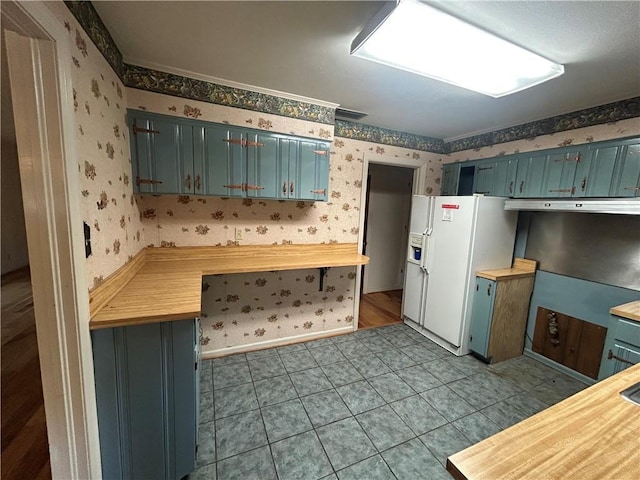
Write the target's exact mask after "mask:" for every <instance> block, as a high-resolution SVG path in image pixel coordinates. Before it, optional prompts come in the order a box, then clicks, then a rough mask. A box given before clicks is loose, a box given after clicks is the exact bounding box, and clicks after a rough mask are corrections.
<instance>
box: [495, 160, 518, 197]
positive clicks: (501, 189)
mask: <svg viewBox="0 0 640 480" xmlns="http://www.w3.org/2000/svg"><path fill="white" fill-rule="evenodd" d="M511 171H512V167H511V160H510V159H508V158H503V159H501V160H497V161H496V162H495V164H494V171H493V184H492V186H491V195H493V196H496V197H509V196H510V195H511V194H512V193H513V184H514V182H515V179H513V178H511V177H510V173H511Z"/></svg>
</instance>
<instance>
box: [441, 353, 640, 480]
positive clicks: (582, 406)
mask: <svg viewBox="0 0 640 480" xmlns="http://www.w3.org/2000/svg"><path fill="white" fill-rule="evenodd" d="M638 380H640V365H635V366H632V367H629V368H627V369H626V370H623V371H622V372H620V373H618V374H616V375H614V376H612V377H609V378H607V379H605V380H602V381H600V382H598V383H596V384H595V385H592V386H591V387H588V388H586V389H584V390H582V391H580V392H578V393H576V394H575V395H573V396H571V397H569V398H567V399H565V400H563V401H561V402H559V403H557V404H555V405H553V406H551V407H549V408H547V409H545V410H543V411H541V412H539V413H537V414H535V415H534V416H532V417H529V418H527V419H525V420H523V421H521V422H520V423H517V424H515V425H513V426H511V427H509V428H507V429H505V430H503V431H501V432H499V433H496V434H495V435H493V436H491V437H488V438H486V439H485V440H482V441H481V442H478V443H476V444H475V445H471V446H470V447H468V448H466V449H464V450H462V451H460V452H457V453H455V454H453V455H451V456H450V457H448V458H447V462H446V468H447V471H449V473H451V475H452V476H453V477H454V478H456V479H458V480H472V479H481V478H492V477H495V478H531V479H534V478H541V477H544V476H546V478H574V476H575V475H578V476H576V477H575V478H583V479H584V480H589V479H599V478H602V477H601V476H597V475H592V476H588V475H587V476H586V477H585V476H581V475H579V472H580V473H584V469H585V468H588V467H589V466H591V464H590V463H589V462H586V463H585V462H580V463H577V464H575V465H570V464H568V463H567V462H565V463H560V464H559V465H557V468H556V467H555V465H556V464H555V463H554V462H556V461H555V460H554V459H555V458H563V457H565V456H566V457H568V458H570V457H573V458H576V457H581V456H582V457H586V458H589V459H590V458H591V457H592V456H591V455H589V452H590V451H591V450H592V449H593V448H594V447H597V448H598V450H597V452H598V457H606V458H607V459H608V461H607V462H608V463H607V464H606V465H610V464H612V463H614V464H615V465H618V466H620V465H626V464H629V463H631V464H634V465H636V468H637V470H635V471H631V472H629V473H630V475H629V476H619V477H617V478H620V479H622V478H638V477H637V474H638V473H639V472H640V450H638V449H635V448H633V447H634V445H632V444H629V445H628V444H627V443H624V446H625V447H626V448H624V449H619V448H618V447H620V444H621V441H618V442H611V443H602V442H600V441H599V440H593V439H591V442H594V441H595V442H596V443H595V444H592V443H583V442H582V441H580V442H578V443H576V442H575V441H573V440H575V439H574V438H572V435H575V430H573V428H575V427H576V425H579V424H580V423H581V422H583V421H585V419H588V420H586V421H587V426H592V424H593V426H592V428H597V430H596V431H598V430H606V431H607V432H608V434H610V435H616V436H615V437H613V436H612V437H611V440H613V439H614V438H627V437H629V435H633V434H634V432H635V431H636V430H637V429H638V427H637V426H634V424H629V422H627V420H628V419H630V418H632V417H631V416H630V415H634V414H637V413H638V411H639V410H638V409H639V408H640V407H638V406H636V405H632V404H631V403H630V402H626V401H625V400H624V399H622V397H620V395H619V392H620V391H622V390H624V389H625V388H628V387H629V386H631V385H633V384H634V383H636V382H638ZM602 412H607V413H606V414H604V415H601V413H602ZM603 422H604V423H603ZM550 424H553V425H554V428H553V429H552V431H551V433H548V434H547V435H551V434H552V435H556V432H555V431H560V432H563V433H560V436H559V437H553V438H551V437H549V438H548V439H547V438H546V437H540V436H539V431H540V430H545V429H546V428H547V426H549V425H550ZM569 425H571V426H572V428H571V429H568V430H567V428H566V426H569ZM596 425H597V427H596ZM553 430H555V431H553ZM565 430H566V432H565ZM536 445H543V447H542V449H540V450H536V448H538V446H536ZM558 445H566V447H565V448H567V449H571V453H570V454H569V453H565V454H563V453H562V451H558ZM609 445H612V446H611V447H610V448H609V450H607V449H606V447H607V446H609ZM576 446H578V448H577V450H576V451H574V448H575V447H576ZM519 447H521V448H520V450H518V448H519ZM612 448H613V449H614V451H611V449H612ZM505 449H506V450H505ZM509 449H512V451H513V450H514V449H515V450H516V455H515V456H514V455H511V458H510V460H509V461H508V463H510V464H512V465H514V466H517V468H516V469H515V470H505V469H503V470H502V471H500V474H498V473H497V472H496V464H495V462H494V461H493V460H492V459H494V458H495V455H496V454H498V453H499V452H501V451H508V450H509ZM517 455H521V456H522V457H523V458H522V459H520V458H519V457H518V456H517ZM612 455H613V457H614V460H613V461H612V460H611V457H612ZM549 462H551V465H554V468H556V469H555V470H553V471H548V470H545V471H544V472H542V471H538V470H536V469H539V468H546V467H545V464H546V463H549ZM635 462H638V463H635ZM529 463H530V464H531V465H532V468H533V469H532V470H526V471H524V470H522V468H521V467H522V466H523V465H525V464H529ZM485 465H486V467H485ZM505 467H507V465H505ZM498 468H500V467H499V466H498ZM516 475H517V476H516Z"/></svg>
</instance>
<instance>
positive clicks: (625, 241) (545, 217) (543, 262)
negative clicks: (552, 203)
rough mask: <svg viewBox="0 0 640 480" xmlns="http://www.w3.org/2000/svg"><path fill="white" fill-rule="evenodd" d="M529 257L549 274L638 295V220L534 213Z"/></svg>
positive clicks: (639, 269) (639, 238)
mask: <svg viewBox="0 0 640 480" xmlns="http://www.w3.org/2000/svg"><path fill="white" fill-rule="evenodd" d="M525 256H526V258H531V259H535V260H538V262H539V268H540V269H541V270H545V271H547V272H553V273H558V274H561V275H567V276H570V277H576V278H582V279H584V280H591V281H594V282H599V283H605V284H607V285H615V286H618V287H623V288H629V289H632V290H640V217H639V216H633V215H607V214H601V213H563V212H534V213H532V214H531V222H530V224H529V233H528V238H527V245H526V253H525Z"/></svg>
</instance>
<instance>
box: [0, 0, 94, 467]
mask: <svg viewBox="0 0 640 480" xmlns="http://www.w3.org/2000/svg"><path fill="white" fill-rule="evenodd" d="M2 24H3V32H2V34H3V37H4V38H3V41H4V42H5V44H6V47H7V58H8V61H9V73H10V78H11V87H12V88H11V90H12V96H13V107H14V119H15V124H16V140H17V146H18V158H19V165H20V177H21V184H22V192H23V204H24V212H25V226H26V230H27V243H28V247H29V262H30V268H31V282H32V286H33V301H34V310H35V319H36V334H37V339H38V350H39V356H40V368H41V375H42V389H43V394H44V404H45V414H46V423H47V435H48V438H49V452H50V459H51V472H52V476H53V478H54V479H55V478H60V479H76V478H100V477H101V475H102V474H101V465H100V446H99V437H98V421H97V411H96V401H95V387H94V375H93V359H92V349H91V336H90V332H89V298H88V293H87V292H88V288H87V280H86V270H85V260H84V239H83V228H82V224H81V222H82V215H81V213H80V205H79V201H80V199H79V195H78V192H79V191H80V190H79V179H78V171H77V165H78V162H77V158H76V154H75V118H74V112H73V93H72V84H71V72H70V68H71V67H70V65H71V62H70V59H71V54H72V53H71V45H70V36H69V34H68V32H67V31H66V30H65V29H64V27H63V25H62V24H61V22H60V21H59V20H58V19H57V18H56V17H55V16H54V15H53V13H52V12H51V11H50V10H49V9H48V7H47V6H46V5H45V4H44V3H42V2H20V3H18V2H14V1H3V2H2ZM4 29H6V30H4ZM14 32H15V33H14Z"/></svg>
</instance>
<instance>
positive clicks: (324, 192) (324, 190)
mask: <svg viewBox="0 0 640 480" xmlns="http://www.w3.org/2000/svg"><path fill="white" fill-rule="evenodd" d="M311 193H315V194H316V195H326V194H327V189H326V188H323V189H322V190H311Z"/></svg>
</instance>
